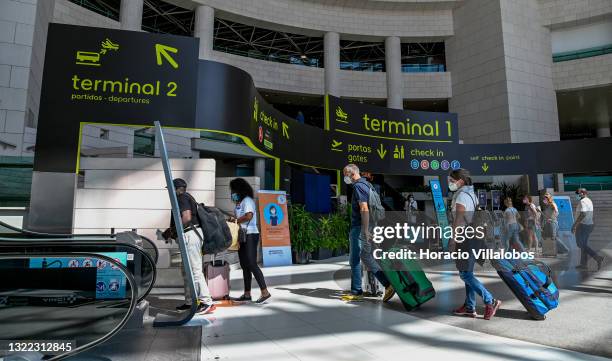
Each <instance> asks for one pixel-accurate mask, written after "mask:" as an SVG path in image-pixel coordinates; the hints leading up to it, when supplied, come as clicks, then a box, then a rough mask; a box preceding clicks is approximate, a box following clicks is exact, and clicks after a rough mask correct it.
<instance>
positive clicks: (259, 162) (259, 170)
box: [253, 158, 266, 189]
mask: <svg viewBox="0 0 612 361" xmlns="http://www.w3.org/2000/svg"><path fill="white" fill-rule="evenodd" d="M254 163H255V164H254V167H253V168H254V172H253V173H255V177H259V187H260V188H261V189H266V158H255V161H254Z"/></svg>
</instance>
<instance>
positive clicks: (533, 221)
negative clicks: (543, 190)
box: [523, 194, 539, 251]
mask: <svg viewBox="0 0 612 361" xmlns="http://www.w3.org/2000/svg"><path fill="white" fill-rule="evenodd" d="M523 204H524V205H525V211H526V213H527V214H526V221H527V224H526V226H525V230H526V231H527V249H528V250H529V251H532V250H534V251H535V250H536V248H537V245H538V240H537V238H536V228H537V227H538V224H539V211H538V207H536V205H535V204H533V199H532V198H531V196H530V195H529V194H526V195H525V196H523Z"/></svg>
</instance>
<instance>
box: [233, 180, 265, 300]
mask: <svg viewBox="0 0 612 361" xmlns="http://www.w3.org/2000/svg"><path fill="white" fill-rule="evenodd" d="M230 191H231V197H232V202H234V203H235V204H236V208H234V215H235V217H236V220H237V221H238V223H239V224H240V227H241V228H242V229H244V230H246V242H244V243H240V248H239V249H238V259H239V260H240V267H241V268H242V276H243V280H244V293H243V294H242V296H240V297H238V298H235V299H234V300H236V301H251V281H252V280H253V276H255V280H256V281H257V284H258V285H259V289H260V290H261V294H260V296H259V298H258V299H257V301H255V302H256V303H263V302H264V301H266V300H267V299H268V298H270V297H271V296H272V295H270V292H268V288H267V286H266V280H265V279H264V275H263V272H261V269H260V268H259V265H258V264H257V249H258V248H259V229H257V207H256V206H255V201H254V200H253V188H252V187H251V185H250V184H249V183H248V182H247V181H246V180H244V179H243V178H235V179H232V181H231V182H230Z"/></svg>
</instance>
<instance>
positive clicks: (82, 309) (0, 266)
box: [0, 222, 158, 360]
mask: <svg viewBox="0 0 612 361" xmlns="http://www.w3.org/2000/svg"><path fill="white" fill-rule="evenodd" d="M0 227H1V233H0V321H1V323H2V327H0V340H3V341H0V359H2V358H1V357H4V358H3V359H2V360H12V359H14V360H42V359H45V360H46V359H51V360H59V359H63V358H65V357H68V356H71V355H73V354H75V353H78V352H81V351H84V350H87V349H89V348H91V347H94V346H96V345H98V344H100V343H102V342H104V341H105V340H107V339H109V338H111V337H112V336H113V335H115V334H116V333H117V332H119V331H120V330H121V329H122V328H123V327H124V326H125V325H126V323H128V321H130V319H131V318H132V316H133V312H134V310H135V309H137V306H138V305H139V304H140V303H141V302H143V301H144V299H145V297H146V296H147V295H148V294H149V292H150V291H151V289H152V288H153V285H154V284H155V278H156V268H155V265H156V260H157V258H158V253H157V248H156V247H155V245H154V244H153V242H151V241H150V240H148V239H146V238H144V237H141V236H139V235H137V234H136V233H134V232H124V233H118V234H106V235H76V234H62V235H57V234H43V233H38V232H31V231H27V230H21V229H18V228H15V227H11V226H9V225H6V224H4V223H2V222H0ZM18 341H19V342H18ZM21 341H23V342H21ZM26 341H27V342H26ZM43 341H44V342H43ZM24 348H25V350H24Z"/></svg>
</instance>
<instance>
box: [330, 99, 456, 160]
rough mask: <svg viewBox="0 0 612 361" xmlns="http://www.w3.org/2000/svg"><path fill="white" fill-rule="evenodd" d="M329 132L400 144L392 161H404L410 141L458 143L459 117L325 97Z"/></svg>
mask: <svg viewBox="0 0 612 361" xmlns="http://www.w3.org/2000/svg"><path fill="white" fill-rule="evenodd" d="M325 106H326V109H327V113H326V118H325V121H326V129H329V130H331V131H334V132H336V133H340V134H351V135H356V136H359V137H365V138H374V139H385V140H392V141H396V142H397V144H398V145H397V146H396V147H394V148H395V149H393V150H392V151H393V154H392V156H393V158H396V159H397V158H400V157H401V159H404V158H405V152H402V151H401V149H403V147H402V146H403V145H406V144H408V143H410V142H428V143H438V142H439V143H456V142H457V115H456V114H454V113H437V112H420V111H411V110H399V109H391V108H385V107H377V106H372V105H368V104H363V103H360V102H356V101H352V100H347V99H341V98H338V97H334V96H331V95H327V96H326V98H325Z"/></svg>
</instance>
